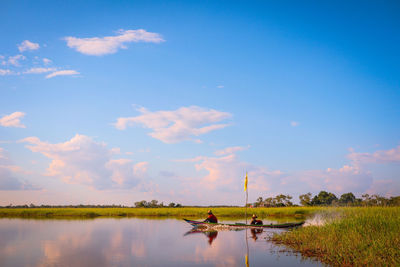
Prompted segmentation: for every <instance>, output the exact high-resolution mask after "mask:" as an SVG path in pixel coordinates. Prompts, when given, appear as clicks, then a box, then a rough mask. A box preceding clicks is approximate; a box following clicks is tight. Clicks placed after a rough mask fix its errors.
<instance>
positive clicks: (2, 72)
mask: <svg viewBox="0 0 400 267" xmlns="http://www.w3.org/2000/svg"><path fill="white" fill-rule="evenodd" d="M13 74H15V73H14V72H13V71H12V70H7V69H0V76H6V75H13Z"/></svg>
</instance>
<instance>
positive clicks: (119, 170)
mask: <svg viewBox="0 0 400 267" xmlns="http://www.w3.org/2000/svg"><path fill="white" fill-rule="evenodd" d="M20 142H26V143H29V145H27V146H26V147H27V148H29V149H30V150H31V151H33V152H39V153H41V154H43V155H45V156H46V157H48V158H49V159H51V163H50V165H49V167H48V168H47V171H46V175H48V176H55V177H58V178H60V179H61V180H62V181H64V182H65V183H71V184H82V185H86V186H89V187H92V188H96V189H100V190H102V189H113V188H132V187H135V186H138V185H139V183H140V182H142V180H143V179H144V178H145V176H146V173H147V169H146V168H144V165H146V163H143V162H139V163H136V164H134V163H133V162H132V161H131V160H129V159H111V156H112V155H113V154H114V152H115V151H113V149H108V148H107V145H106V144H105V143H100V142H95V141H93V140H92V138H90V137H88V136H85V135H79V134H77V135H75V136H74V137H73V138H72V139H71V140H68V141H66V142H64V143H58V144H51V143H48V142H43V141H40V140H39V138H37V137H28V138H25V139H23V140H21V141H20Z"/></svg>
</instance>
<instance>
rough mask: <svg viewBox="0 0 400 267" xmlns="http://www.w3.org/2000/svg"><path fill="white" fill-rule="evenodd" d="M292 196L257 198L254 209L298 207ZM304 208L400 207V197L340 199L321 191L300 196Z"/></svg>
mask: <svg viewBox="0 0 400 267" xmlns="http://www.w3.org/2000/svg"><path fill="white" fill-rule="evenodd" d="M292 199H293V197H292V196H290V195H283V194H280V195H277V196H276V197H268V198H266V199H263V198H262V197H259V198H257V201H256V202H255V203H254V204H253V206H254V207H290V206H297V205H295V204H293V202H292V201H291V200H292ZM299 200H300V205H302V206H400V196H397V197H390V198H385V197H383V196H380V195H369V194H364V195H362V196H361V198H356V197H355V196H354V194H353V193H351V192H350V193H345V194H342V195H341V196H340V197H339V198H338V197H337V196H336V195H335V194H334V193H331V192H326V191H321V192H319V194H318V195H315V196H312V194H311V193H307V194H303V195H300V196H299Z"/></svg>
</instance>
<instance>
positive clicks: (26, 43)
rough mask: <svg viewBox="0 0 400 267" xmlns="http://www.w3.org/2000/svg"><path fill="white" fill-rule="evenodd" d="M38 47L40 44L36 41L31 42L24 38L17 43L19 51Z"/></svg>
mask: <svg viewBox="0 0 400 267" xmlns="http://www.w3.org/2000/svg"><path fill="white" fill-rule="evenodd" d="M39 48H40V45H39V44H37V43H32V42H31V41H28V40H25V41H23V42H22V43H21V44H19V45H18V50H19V52H24V51H27V50H37V49H39Z"/></svg>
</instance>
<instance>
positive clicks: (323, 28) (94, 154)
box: [0, 1, 400, 205]
mask: <svg viewBox="0 0 400 267" xmlns="http://www.w3.org/2000/svg"><path fill="white" fill-rule="evenodd" d="M1 10H2V15H1V16H0V31H1V33H2V36H3V38H2V42H1V43H0V191H1V194H0V204H2V205H5V204H9V203H14V204H25V203H35V204H45V203H46V204H47V203H48V204H70V203H72V204H79V203H96V204H97V203H98V204H112V203H116V204H127V205H132V204H133V203H134V202H135V201H138V200H142V199H146V200H150V199H158V200H160V201H165V202H171V201H173V202H179V203H182V204H186V205H189V204H202V205H206V204H242V202H243V200H244V199H243V196H244V193H243V178H244V175H245V172H246V171H248V172H249V190H250V191H249V193H250V200H255V199H256V198H257V197H259V196H262V197H267V196H274V195H276V194H279V193H284V194H291V195H292V196H294V197H295V198H297V196H298V195H299V194H303V193H307V192H312V193H314V194H315V193H317V192H319V191H320V190H328V191H331V192H334V193H335V194H337V195H340V194H342V193H346V192H349V191H352V192H354V193H356V194H357V195H359V196H360V195H361V194H363V193H369V194H374V193H377V194H381V195H385V196H392V195H399V194H400V177H399V173H400V164H399V163H400V143H399V142H400V135H399V132H400V131H399V130H400V123H399V122H400V119H399V118H400V117H399V115H400V105H399V104H398V103H399V102H400V88H399V86H400V83H399V77H400V63H399V62H400V60H399V59H400V52H399V43H400V42H399V41H400V34H399V33H400V32H399V29H400V19H399V17H398V16H397V14H398V13H399V11H400V5H399V4H398V3H396V1H386V2H381V1H376V2H372V1H371V2H368V3H360V2H357V1H355V2H351V3H349V2H335V3H326V4H321V3H319V2H318V1H316V2H313V1H308V2H306V3H297V2H291V1H284V2H280V3H273V2H265V1H263V2H261V1H260V2H258V1H254V2H248V1H234V2H232V1H229V2H228V1H198V2H196V1H190V2H187V1H182V2H179V1H176V2H175V1H170V2H168V3H165V2H161V1H160V2H157V1H142V2H139V1H137V2H135V1H103V2H99V1H92V2H90V1H85V2H84V3H82V2H80V1H68V2H64V1H3V2H2V3H1Z"/></svg>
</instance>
